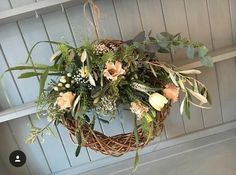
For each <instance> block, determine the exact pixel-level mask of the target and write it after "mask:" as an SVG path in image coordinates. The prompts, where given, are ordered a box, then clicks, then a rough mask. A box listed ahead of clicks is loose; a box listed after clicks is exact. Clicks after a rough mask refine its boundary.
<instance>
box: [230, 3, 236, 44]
mask: <svg viewBox="0 0 236 175" xmlns="http://www.w3.org/2000/svg"><path fill="white" fill-rule="evenodd" d="M229 5H230V13H231V23H232V32H233V42H234V44H235V43H236V1H235V0H230V1H229Z"/></svg>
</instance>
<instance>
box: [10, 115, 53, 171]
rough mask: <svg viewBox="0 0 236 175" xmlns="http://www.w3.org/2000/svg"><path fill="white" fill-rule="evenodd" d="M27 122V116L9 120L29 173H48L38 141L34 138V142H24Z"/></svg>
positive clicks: (27, 130) (27, 129)
mask: <svg viewBox="0 0 236 175" xmlns="http://www.w3.org/2000/svg"><path fill="white" fill-rule="evenodd" d="M28 123H29V120H28V118H27V117H24V118H19V119H15V120H12V121H10V122H9V124H10V126H11V128H12V133H13V135H14V136H15V138H16V141H17V143H18V145H19V147H20V148H21V150H22V151H23V152H24V153H25V154H26V157H27V165H28V167H29V170H30V172H31V174H35V175H42V174H45V175H46V174H50V173H51V171H50V169H49V166H48V164H47V160H46V159H45V157H44V153H43V151H42V149H41V147H40V145H39V143H38V141H37V140H36V142H35V143H34V144H27V143H25V139H26V137H27V136H28V135H29V127H28V126H27V124H28ZM39 165H40V166H39Z"/></svg>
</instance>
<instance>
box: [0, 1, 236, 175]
mask: <svg viewBox="0 0 236 175" xmlns="http://www.w3.org/2000/svg"><path fill="white" fill-rule="evenodd" d="M33 2H34V0H21V1H17V0H10V3H11V5H12V6H13V8H14V7H18V6H21V5H24V4H30V3H33ZM96 3H97V5H98V7H99V8H100V10H101V19H100V21H99V22H100V23H99V24H100V25H99V26H100V33H99V36H101V37H109V38H118V39H124V40H126V39H130V38H132V37H134V36H135V35H136V34H137V33H138V32H140V31H142V30H146V32H148V31H149V30H150V29H151V30H152V31H153V35H154V34H155V33H157V32H161V31H168V32H171V33H178V32H181V33H182V35H183V36H185V37H188V38H191V39H193V40H197V41H202V42H203V43H205V44H206V45H207V46H208V47H209V48H210V50H216V49H219V48H223V47H227V46H230V45H232V44H233V42H234V43H235V36H236V32H235V29H236V23H235V14H236V10H235V7H236V3H235V2H234V0H229V1H221V0H198V1H195V0H168V1H165V0H145V1H143V0H113V1H111V0H97V1H96ZM10 8H11V6H10V4H9V2H8V0H2V2H1V6H0V11H3V10H6V9H10ZM86 14H87V17H88V18H89V19H90V20H91V21H93V20H94V19H93V17H95V14H94V13H93V12H92V11H91V8H89V7H87V8H86ZM97 37H98V33H96V31H95V30H94V27H93V26H92V25H91V24H90V23H89V22H88V21H87V19H86V18H85V17H84V12H83V6H82V5H77V6H74V7H70V8H66V9H65V12H64V13H63V12H62V11H61V10H58V11H56V12H51V13H48V14H44V15H43V16H42V17H41V16H39V18H38V19H36V18H35V17H33V18H29V19H25V20H20V21H18V22H17V23H11V24H4V25H1V26H0V45H1V47H0V48H2V49H0V50H1V52H0V65H1V66H0V73H2V72H3V71H4V70H5V69H6V68H7V66H8V65H9V66H14V65H17V64H19V63H24V61H25V58H26V55H27V52H28V50H29V48H30V47H31V46H32V45H33V44H34V43H35V42H37V41H39V40H47V39H50V40H57V41H58V40H59V41H68V42H69V43H70V44H72V45H73V46H80V45H81V44H83V43H84V42H85V41H87V40H90V41H92V40H94V39H97ZM55 49H56V48H55V47H54V48H52V47H51V46H50V45H46V44H45V45H41V46H39V47H38V48H37V49H36V50H35V52H34V53H33V57H34V59H35V61H36V62H39V63H48V61H49V60H48V58H49V57H50V55H51V54H52V52H53V51H55ZM183 56H184V54H183V52H182V51H181V52H178V53H177V54H176V55H175V57H174V58H172V61H174V62H175V61H183V58H184V57H183ZM161 57H162V58H163V60H162V61H170V60H171V58H170V57H169V56H168V55H165V56H163V55H162V56H161ZM200 70H201V71H202V72H203V75H200V76H198V79H199V80H201V81H203V82H204V83H205V84H206V85H207V87H208V88H209V90H210V91H211V94H212V99H213V105H212V110H199V109H196V108H194V109H192V110H193V115H192V116H193V117H192V119H191V120H188V119H187V118H186V117H184V118H183V117H182V116H180V114H179V102H177V103H175V104H174V105H173V108H172V110H171V113H170V116H169V117H168V119H167V121H166V127H165V132H163V135H162V138H157V139H156V141H159V140H160V139H163V138H164V139H165V138H166V137H167V138H168V139H170V138H173V137H177V136H180V135H183V134H185V133H186V132H187V133H188V132H193V131H196V130H199V129H202V128H203V127H211V126H214V125H219V124H221V123H222V121H224V122H228V121H231V120H235V119H236V109H235V105H236V101H235V99H236V96H235V92H234V89H236V80H234V79H233V78H228V77H233V75H235V74H236V60H235V58H233V59H231V60H227V61H224V62H220V63H217V64H216V66H215V67H214V68H212V69H208V68H203V67H201V68H200ZM17 76H18V72H15V73H13V78H14V79H13V78H12V77H11V75H10V74H8V75H6V77H5V78H4V79H3V82H2V84H1V86H3V87H1V88H4V89H5V91H6V94H7V95H6V96H7V97H6V98H7V99H9V102H6V98H3V96H0V103H1V104H0V108H6V107H10V106H13V105H16V104H21V103H22V102H29V101H33V100H34V99H35V98H36V97H37V86H38V85H37V84H38V80H37V78H35V79H31V80H28V81H27V80H26V81H25V80H24V81H22V80H16V77H17ZM6 86H7V87H11V88H10V89H9V88H6ZM27 87H30V88H27ZM1 88H0V89H1ZM1 93H2V92H1ZM1 93H0V94H1ZM221 113H222V114H223V119H222V115H221ZM133 117H134V116H133V114H131V113H130V112H127V111H126V110H120V114H119V117H118V118H117V119H116V120H115V121H113V124H112V125H106V124H104V123H100V122H99V121H97V124H96V129H97V130H98V131H101V132H104V133H106V134H108V135H114V134H116V133H118V132H130V131H133ZM31 120H34V116H32V117H31ZM45 120H46V119H45V118H43V120H42V122H45ZM29 121H30V120H29V119H28V118H27V117H25V118H22V119H17V120H14V121H11V122H9V125H8V123H4V124H0V139H1V140H4V144H3V147H2V146H0V153H1V154H0V159H1V160H2V162H3V164H4V166H6V170H8V169H10V171H11V172H10V174H16V172H17V174H24V175H25V174H26V175H27V174H48V173H50V172H51V171H52V172H53V173H55V172H58V171H62V170H63V169H66V168H70V167H76V166H80V165H83V164H88V163H89V162H90V161H97V160H100V159H104V158H106V159H107V157H106V156H104V155H101V154H100V153H96V152H94V151H92V150H90V149H88V150H87V149H86V148H83V149H82V151H81V155H80V156H79V157H78V158H76V157H75V156H74V151H75V148H76V145H73V144H71V141H70V139H69V137H68V132H67V130H66V129H65V128H62V127H58V128H54V130H55V133H56V134H57V135H58V138H57V139H54V138H52V137H51V136H46V141H45V143H44V144H41V143H39V142H38V141H37V142H36V143H35V144H33V145H25V144H24V141H23V139H22V138H23V137H24V136H25V135H27V133H28V129H24V130H22V128H25V125H26V123H28V122H29ZM121 121H123V122H121ZM36 124H37V125H41V122H40V121H38V122H36ZM9 126H10V127H9ZM11 128H12V129H11ZM5 140H6V142H5ZM19 148H20V149H22V150H24V151H25V152H26V154H27V155H28V154H31V155H33V156H32V158H30V160H31V162H30V163H28V164H27V166H28V167H27V166H25V167H23V168H21V169H20V170H18V169H17V171H16V169H14V168H12V167H11V166H9V163H8V160H7V158H8V157H7V158H6V156H7V155H8V153H9V152H11V150H12V149H19ZM2 153H4V154H2ZM37 155H39V158H38V159H37V160H36V156H37ZM108 159H109V158H108ZM39 162H42V165H41V164H40V165H41V166H37V164H39ZM37 172H38V173H37Z"/></svg>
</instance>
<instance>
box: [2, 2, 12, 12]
mask: <svg viewBox="0 0 236 175" xmlns="http://www.w3.org/2000/svg"><path fill="white" fill-rule="evenodd" d="M10 8H11V6H10V4H9V2H8V0H2V1H1V5H0V12H1V11H5V10H9V9H10Z"/></svg>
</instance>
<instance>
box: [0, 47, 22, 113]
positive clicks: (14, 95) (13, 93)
mask: <svg viewBox="0 0 236 175" xmlns="http://www.w3.org/2000/svg"><path fill="white" fill-rule="evenodd" d="M0 65H1V66H0V74H2V73H3V72H4V71H5V70H7V69H8V66H7V63H6V61H5V55H4V53H3V50H2V47H1V46H0ZM0 86H1V87H0V89H1V92H0V93H1V96H0V111H1V110H3V109H7V108H10V107H13V106H15V105H19V104H21V99H20V97H19V95H18V90H17V87H16V86H15V83H14V80H13V78H12V76H11V74H9V73H8V74H6V75H5V76H4V77H3V79H2V80H1V82H0ZM9 86H10V87H11V90H10V91H9V88H8V87H9ZM3 93H4V94H3Z"/></svg>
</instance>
